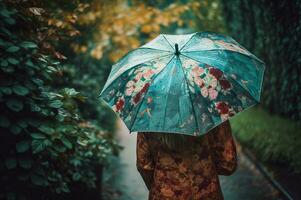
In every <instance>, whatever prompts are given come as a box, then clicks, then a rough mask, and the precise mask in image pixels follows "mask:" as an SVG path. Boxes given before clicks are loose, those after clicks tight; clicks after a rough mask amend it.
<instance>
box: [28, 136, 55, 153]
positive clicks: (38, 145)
mask: <svg viewBox="0 0 301 200" xmlns="http://www.w3.org/2000/svg"><path fill="white" fill-rule="evenodd" d="M51 144H52V143H51V141H50V140H47V139H46V140H40V139H39V140H37V139H35V140H33V141H32V143H31V146H32V151H33V153H39V152H41V151H43V150H44V149H45V148H46V147H47V146H50V145H51Z"/></svg>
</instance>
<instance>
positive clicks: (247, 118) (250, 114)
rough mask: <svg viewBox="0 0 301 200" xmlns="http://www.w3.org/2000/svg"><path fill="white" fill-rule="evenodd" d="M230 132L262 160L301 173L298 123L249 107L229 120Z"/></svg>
mask: <svg viewBox="0 0 301 200" xmlns="http://www.w3.org/2000/svg"><path fill="white" fill-rule="evenodd" d="M231 125H232V129H233V133H234V135H235V136H236V138H237V139H238V140H239V142H241V143H242V144H243V145H244V146H246V147H248V148H250V149H251V150H252V151H253V152H255V153H256V155H257V156H258V157H259V159H261V160H262V161H268V162H275V163H281V164H284V165H285V166H289V167H290V168H291V169H292V170H293V171H294V172H296V173H299V174H300V173H301V151H300V146H301V135H300V128H301V127H300V126H298V125H297V124H296V123H295V122H293V121H291V120H288V119H285V118H283V117H280V116H275V115H272V114H270V113H268V112H267V111H264V110H263V109H262V108H259V107H257V108H251V109H249V110H247V111H245V112H243V113H240V114H238V116H236V117H234V118H232V119H231Z"/></svg>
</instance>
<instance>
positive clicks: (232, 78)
mask: <svg viewBox="0 0 301 200" xmlns="http://www.w3.org/2000/svg"><path fill="white" fill-rule="evenodd" d="M181 55H183V56H185V57H187V58H190V59H192V60H195V61H197V62H199V63H205V62H202V61H199V60H197V59H195V58H192V57H190V56H187V55H184V54H181ZM205 64H207V63H205ZM213 67H215V66H213ZM223 73H224V74H225V72H224V71H223ZM227 77H229V78H230V79H231V80H232V81H234V82H236V83H237V84H238V85H239V86H240V87H241V88H243V90H244V91H246V92H247V93H250V92H249V91H248V90H246V89H245V88H244V87H243V86H242V85H241V84H240V83H239V82H238V81H236V80H235V79H233V78H232V77H231V76H227ZM250 96H251V97H252V99H253V100H255V101H256V102H258V101H257V100H256V99H255V98H254V97H253V96H252V95H250Z"/></svg>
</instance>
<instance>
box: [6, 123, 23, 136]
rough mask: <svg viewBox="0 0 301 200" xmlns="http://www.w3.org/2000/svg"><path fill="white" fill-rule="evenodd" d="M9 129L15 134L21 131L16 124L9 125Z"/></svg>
mask: <svg viewBox="0 0 301 200" xmlns="http://www.w3.org/2000/svg"><path fill="white" fill-rule="evenodd" d="M9 130H10V132H12V133H13V134H15V135H18V134H19V133H20V132H21V131H22V129H21V127H19V126H17V125H14V126H12V127H10V129H9Z"/></svg>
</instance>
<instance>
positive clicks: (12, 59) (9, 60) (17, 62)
mask: <svg viewBox="0 0 301 200" xmlns="http://www.w3.org/2000/svg"><path fill="white" fill-rule="evenodd" d="M7 61H8V62H9V63H11V64H13V65H17V64H19V61H18V60H16V59H14V58H8V59H7Z"/></svg>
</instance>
